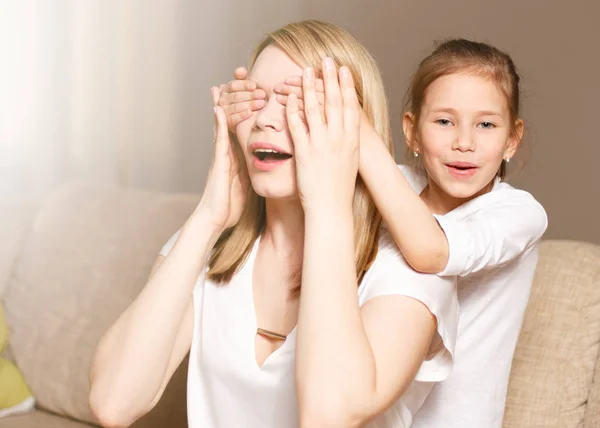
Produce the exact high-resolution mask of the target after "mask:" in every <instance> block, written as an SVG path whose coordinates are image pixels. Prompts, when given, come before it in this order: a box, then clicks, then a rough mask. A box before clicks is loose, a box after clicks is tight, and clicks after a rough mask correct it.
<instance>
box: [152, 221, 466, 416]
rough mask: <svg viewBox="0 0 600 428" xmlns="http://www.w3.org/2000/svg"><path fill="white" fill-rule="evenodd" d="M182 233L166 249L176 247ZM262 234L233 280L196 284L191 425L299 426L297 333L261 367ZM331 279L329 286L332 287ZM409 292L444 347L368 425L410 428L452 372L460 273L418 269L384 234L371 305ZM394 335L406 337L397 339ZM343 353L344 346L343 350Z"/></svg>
mask: <svg viewBox="0 0 600 428" xmlns="http://www.w3.org/2000/svg"><path fill="white" fill-rule="evenodd" d="M178 233H179V232H177V233H176V234H175V235H173V237H172V238H171V239H170V240H169V241H168V242H167V243H166V244H165V246H164V247H163V249H162V251H161V254H162V255H165V256H166V255H167V254H168V253H169V251H170V249H171V248H172V247H173V245H174V243H175V241H176V239H177V236H178ZM258 243H259V239H258V240H257V241H256V242H255V243H254V246H253V249H252V251H251V253H250V255H249V257H248V258H247V260H246V261H245V263H243V265H242V266H241V267H240V268H239V270H238V272H237V273H236V274H235V275H234V276H233V279H232V281H231V282H230V283H229V284H226V285H216V284H214V283H213V282H211V281H209V280H207V279H205V277H204V275H202V276H201V277H200V278H199V279H198V281H197V283H196V286H195V288H194V292H193V299H194V317H195V319H194V335H193V340H192V345H191V351H190V359H189V372H188V403H187V404H188V424H189V426H190V428H237V427H240V428H241V427H244V428H283V427H285V428H293V427H297V426H298V407H297V399H296V388H295V373H294V367H295V364H294V360H295V356H294V353H295V347H296V330H295V329H294V330H292V332H291V333H290V334H289V335H288V337H287V339H286V340H285V342H284V343H283V345H282V346H281V347H280V348H279V349H278V350H276V351H275V352H274V353H273V354H271V355H270V356H269V357H268V358H267V360H266V361H265V362H264V364H263V366H262V367H259V366H258V365H257V362H256V358H255V337H256V329H257V327H258V326H257V324H256V314H255V312H254V302H253V294H252V270H253V266H254V259H255V256H256V252H257V248H258ZM326 286H327V284H323V287H326ZM390 295H404V296H408V297H411V298H414V299H417V300H419V301H420V302H422V303H423V304H424V305H425V306H426V307H427V308H428V309H429V311H430V312H431V313H432V314H433V315H434V316H435V317H436V318H437V333H438V334H439V336H440V338H441V339H442V342H443V347H441V349H439V350H438V351H437V352H436V353H435V354H433V355H432V356H431V357H430V358H429V359H428V360H426V361H424V362H423V364H422V365H421V367H420V369H419V372H418V374H417V376H416V378H415V380H414V381H413V383H412V384H411V386H410V387H409V388H408V390H407V391H406V392H405V393H404V395H403V396H402V397H401V398H400V399H399V400H398V401H396V402H395V403H394V404H393V405H392V407H390V408H389V409H388V410H387V411H386V412H384V413H383V414H381V415H380V416H379V417H378V418H377V419H376V420H374V421H373V422H372V423H371V424H369V425H368V427H378V428H384V427H385V428H406V427H408V426H410V424H411V421H412V417H413V414H414V413H415V412H416V411H417V410H418V409H419V407H420V406H421V405H422V403H423V401H424V400H425V398H426V397H427V395H428V394H429V392H430V391H431V387H432V385H433V384H434V382H439V381H441V380H443V379H445V378H447V377H448V375H449V373H450V371H451V368H452V360H453V357H452V353H453V352H454V343H455V338H456V330H457V325H458V301H457V295H456V278H455V277H440V276H437V275H427V274H421V273H417V272H415V271H414V270H412V269H411V268H410V267H409V266H408V265H407V264H406V262H405V260H404V258H403V257H402V256H401V254H400V253H399V251H398V249H397V247H396V246H395V244H394V243H393V241H392V240H391V239H390V238H389V236H388V235H387V233H385V232H384V233H382V236H381V238H380V247H379V252H378V254H377V257H376V259H375V261H374V263H373V264H372V266H371V267H370V269H369V270H368V272H367V273H366V274H365V276H364V279H363V280H362V282H361V284H360V286H359V287H358V289H357V302H358V304H359V305H364V304H365V303H366V302H368V301H369V300H370V299H372V298H375V297H378V296H390ZM390 340H402V338H401V337H399V336H397V337H394V336H390ZM340 358H343V350H340Z"/></svg>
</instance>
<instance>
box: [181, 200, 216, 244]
mask: <svg viewBox="0 0 600 428" xmlns="http://www.w3.org/2000/svg"><path fill="white" fill-rule="evenodd" d="M188 221H189V222H191V223H192V224H193V225H192V227H193V228H194V229H198V230H201V231H203V232H204V233H206V234H207V238H208V239H209V241H210V242H216V241H217V239H219V236H221V234H222V233H223V232H224V229H223V227H222V226H221V225H219V223H218V222H217V221H215V219H214V216H213V215H212V214H211V212H210V210H209V209H208V208H206V207H204V206H203V205H198V206H197V207H196V209H195V210H194V212H193V213H192V215H191V216H190V218H189V220H188Z"/></svg>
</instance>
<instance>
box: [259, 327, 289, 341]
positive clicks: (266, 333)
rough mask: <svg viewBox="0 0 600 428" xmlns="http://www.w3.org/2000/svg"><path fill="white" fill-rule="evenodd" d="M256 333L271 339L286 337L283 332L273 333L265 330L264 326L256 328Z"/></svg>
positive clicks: (283, 338)
mask: <svg viewBox="0 0 600 428" xmlns="http://www.w3.org/2000/svg"><path fill="white" fill-rule="evenodd" d="M256 334H260V335H261V336H266V337H269V338H271V339H277V340H285V339H286V338H287V335H285V334H279V333H275V332H274V331H271V330H265V329H264V328H257V329H256Z"/></svg>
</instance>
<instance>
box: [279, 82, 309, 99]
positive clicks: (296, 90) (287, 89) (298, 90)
mask: <svg viewBox="0 0 600 428" xmlns="http://www.w3.org/2000/svg"><path fill="white" fill-rule="evenodd" d="M273 90H274V91H275V93H276V94H281V95H290V94H296V97H298V98H299V99H302V97H303V94H302V86H293V85H287V84H285V83H278V84H276V85H275V87H274V88H273Z"/></svg>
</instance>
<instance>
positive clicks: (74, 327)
mask: <svg viewBox="0 0 600 428" xmlns="http://www.w3.org/2000/svg"><path fill="white" fill-rule="evenodd" d="M198 199H199V198H198V196H195V195H169V194H163V193H153V192H149V191H141V190H132V189H110V188H100V187H93V186H87V185H77V186H69V187H67V188H63V189H62V190H61V191H59V192H57V193H56V194H55V195H54V196H52V197H51V198H50V199H49V200H48V201H47V203H45V204H44V206H43V207H42V209H41V210H40V212H39V213H38V215H37V216H36V218H35V220H34V223H33V226H32V228H31V231H30V232H29V233H28V235H27V236H26V237H25V239H24V242H23V246H22V252H21V255H20V257H19V259H18V261H17V262H16V263H15V267H14V268H13V270H12V273H11V276H10V278H9V281H8V287H7V290H6V293H5V304H6V306H5V310H6V318H7V322H8V325H9V328H10V329H11V347H12V352H13V355H14V360H15V361H16V362H17V365H18V366H19V368H20V369H21V370H22V372H23V374H24V376H25V379H26V381H27V383H28V384H29V386H30V387H31V389H32V391H33V394H34V395H35V397H36V398H37V400H38V405H39V406H40V407H41V408H43V409H46V410H49V411H51V412H53V413H56V414H59V415H66V416H69V417H72V418H74V419H78V420H82V421H89V422H92V421H94V419H93V417H92V415H91V413H90V410H89V407H88V396H89V381H88V371H89V367H90V362H91V358H92V356H93V353H94V350H95V348H96V346H97V344H98V342H99V340H100V337H101V336H102V334H103V333H104V332H105V331H106V329H107V328H108V327H109V326H110V325H111V324H112V323H113V322H114V321H115V320H116V319H117V317H118V316H119V315H120V314H121V313H122V312H123V310H124V309H125V308H126V307H127V306H128V305H129V304H130V303H131V302H132V301H133V299H134V298H135V297H136V295H137V294H138V293H139V292H140V290H141V289H142V287H143V286H144V284H145V283H146V280H147V277H148V273H149V272H150V269H151V267H152V264H153V263H154V260H155V259H156V257H157V254H158V252H159V250H160V248H161V246H162V245H163V244H164V243H165V242H166V241H167V239H168V238H169V237H170V236H171V235H172V233H173V232H174V231H176V230H177V229H178V228H179V227H181V225H182V224H183V222H185V220H186V219H187V217H188V216H189V214H190V213H191V212H192V211H193V209H194V208H195V205H196V203H197V201H198ZM183 382H185V379H183ZM173 390H175V391H185V388H174V389H173ZM165 399H166V400H168V399H169V398H168V397H167V398H165ZM178 400H182V401H183V411H185V395H184V396H183V397H178Z"/></svg>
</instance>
